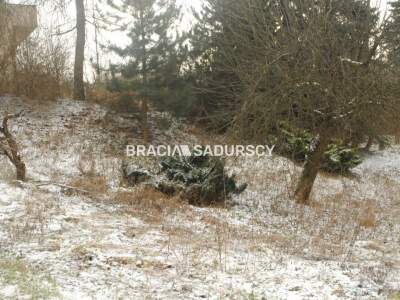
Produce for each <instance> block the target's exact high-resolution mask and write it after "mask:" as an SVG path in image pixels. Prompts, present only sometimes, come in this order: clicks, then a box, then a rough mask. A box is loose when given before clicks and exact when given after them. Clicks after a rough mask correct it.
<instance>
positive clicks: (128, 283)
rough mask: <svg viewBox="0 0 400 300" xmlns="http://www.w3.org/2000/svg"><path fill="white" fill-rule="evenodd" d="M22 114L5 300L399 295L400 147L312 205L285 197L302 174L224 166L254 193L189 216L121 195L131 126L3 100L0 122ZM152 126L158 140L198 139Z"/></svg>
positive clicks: (1, 180) (7, 214)
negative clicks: (23, 168) (21, 163)
mask: <svg viewBox="0 0 400 300" xmlns="http://www.w3.org/2000/svg"><path fill="white" fill-rule="evenodd" d="M19 109H24V110H26V114H25V116H24V117H23V118H21V119H20V120H15V121H12V130H13V132H14V133H15V134H16V136H17V137H18V141H19V142H20V146H21V149H22V150H23V151H22V154H23V157H24V159H25V161H26V164H27V167H28V177H29V179H30V180H29V181H28V182H27V183H20V182H16V181H14V180H13V168H12V166H10V165H9V163H8V162H7V161H6V160H5V159H1V160H0V299H387V298H393V299H398V298H396V297H399V293H400V186H399V181H400V148H399V147H395V146H394V147H393V148H390V149H388V150H386V151H383V152H380V153H377V154H375V155H371V156H369V157H367V158H366V159H365V161H364V163H363V164H362V165H360V166H359V167H358V168H357V169H356V170H355V176H354V177H352V178H341V177H332V176H328V175H321V176H319V178H318V180H317V184H316V189H315V193H314V195H313V198H314V205H313V206H312V207H306V208H304V207H300V206H297V205H295V204H294V203H293V201H291V200H290V199H289V198H290V194H291V193H292V190H293V184H294V182H295V181H296V178H297V177H298V175H299V171H300V169H299V167H297V166H294V165H293V164H291V163H290V162H289V161H287V160H285V159H283V158H280V157H274V158H264V159H256V158H239V159H235V160H230V161H228V165H229V169H230V171H231V172H235V173H236V174H237V176H238V179H239V180H240V181H246V182H248V184H249V188H248V190H246V191H245V192H244V193H243V194H242V195H240V196H237V197H235V199H234V201H235V202H236V203H237V205H236V206H234V207H232V208H229V209H228V208H217V207H213V208H197V207H191V206H188V205H187V204H185V203H182V202H180V201H179V200H178V199H167V198H165V197H164V196H162V195H159V194H157V193H153V194H151V193H149V192H148V191H145V190H140V189H128V188H125V187H121V185H122V178H121V165H122V160H123V159H124V145H126V144H127V143H132V142H135V141H137V140H138V139H139V137H140V130H138V128H139V126H138V123H137V121H136V120H135V119H133V118H131V117H130V116H129V115H121V114H116V113H111V112H108V111H107V110H106V109H105V108H103V107H101V106H98V105H95V104H91V103H84V102H76V101H69V100H63V101H58V102H55V103H45V104H40V103H34V102H32V101H27V100H21V99H18V98H13V97H2V98H0V113H1V114H3V113H4V112H5V111H8V112H13V111H15V110H19ZM156 117H157V115H154V116H153V118H154V120H153V121H154V122H153V123H154V124H153V126H152V131H153V137H154V138H155V139H157V141H158V142H159V143H161V142H168V143H171V142H174V141H176V143H180V142H182V141H186V142H187V139H190V140H192V141H193V140H195V139H196V138H195V137H193V136H191V135H190V134H189V133H188V132H187V131H186V130H185V129H184V128H181V127H180V126H179V125H177V124H172V125H171V127H170V128H169V129H168V130H167V129H165V130H161V129H158V128H157V122H156V120H155V119H156ZM116 128H117V129H118V130H116ZM141 163H143V164H147V163H151V162H146V161H143V162H141ZM69 187H76V188H77V189H71V188H69Z"/></svg>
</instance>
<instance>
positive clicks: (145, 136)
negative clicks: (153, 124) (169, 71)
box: [140, 9, 151, 144]
mask: <svg viewBox="0 0 400 300" xmlns="http://www.w3.org/2000/svg"><path fill="white" fill-rule="evenodd" d="M140 24H141V25H140V29H141V30H142V32H141V37H142V80H143V86H144V90H145V92H144V95H143V108H142V109H143V140H144V142H145V143H146V144H147V143H149V142H150V139H151V138H150V129H149V116H148V115H149V105H148V90H147V88H148V78H147V72H148V70H147V49H146V44H145V40H146V33H145V31H144V26H145V25H144V16H143V9H141V11H140Z"/></svg>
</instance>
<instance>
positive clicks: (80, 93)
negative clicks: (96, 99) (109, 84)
mask: <svg viewBox="0 0 400 300" xmlns="http://www.w3.org/2000/svg"><path fill="white" fill-rule="evenodd" d="M75 5H76V45H75V65H74V99H76V100H85V85H84V82H83V64H84V61H85V42H86V29H85V27H86V17H85V5H84V3H83V0H75Z"/></svg>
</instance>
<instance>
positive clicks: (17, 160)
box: [0, 113, 26, 181]
mask: <svg viewBox="0 0 400 300" xmlns="http://www.w3.org/2000/svg"><path fill="white" fill-rule="evenodd" d="M20 115H21V113H19V114H16V115H8V116H6V117H5V118H4V119H3V126H2V127H1V126H0V132H1V133H2V134H3V135H4V138H3V144H1V143H0V150H1V151H2V154H4V155H6V156H7V157H8V159H9V160H10V161H11V163H12V164H13V165H14V166H15V169H16V171H17V180H21V181H25V180H26V166H25V163H24V162H23V161H22V158H21V156H20V155H19V150H18V144H17V142H16V141H15V139H14V137H13V136H12V134H11V132H10V130H9V129H8V121H9V120H10V119H12V118H17V117H19V116H20ZM4 143H7V146H4Z"/></svg>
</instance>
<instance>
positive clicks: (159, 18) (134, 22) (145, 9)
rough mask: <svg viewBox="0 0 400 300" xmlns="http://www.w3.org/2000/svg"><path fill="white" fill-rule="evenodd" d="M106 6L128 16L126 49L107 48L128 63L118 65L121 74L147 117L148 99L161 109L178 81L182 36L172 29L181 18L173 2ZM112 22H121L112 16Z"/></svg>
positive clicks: (127, 1)
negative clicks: (137, 98)
mask: <svg viewBox="0 0 400 300" xmlns="http://www.w3.org/2000/svg"><path fill="white" fill-rule="evenodd" d="M109 4H110V5H111V6H112V7H113V8H114V9H116V10H118V11H119V12H120V13H122V14H125V15H128V20H129V23H128V24H127V26H126V27H124V28H122V30H127V32H128V33H127V35H128V37H129V39H130V43H129V45H128V46H127V47H123V48H121V47H118V46H111V50H112V51H114V52H115V53H116V54H118V55H119V56H120V57H122V58H125V59H127V60H128V63H127V64H125V65H121V73H122V76H123V77H124V78H125V79H128V80H129V81H130V82H131V83H132V85H131V86H130V88H132V89H134V90H135V92H138V93H139V94H140V95H141V97H142V101H143V103H144V114H145V115H144V117H145V118H147V106H148V103H147V102H148V100H150V101H152V103H154V104H155V105H156V106H158V107H161V108H165V106H168V100H169V99H171V98H172V96H171V95H173V94H174V92H175V91H176V88H174V85H175V84H177V82H181V81H180V80H179V79H180V76H181V70H182V64H183V63H184V61H185V58H186V52H187V50H186V48H185V47H184V42H185V39H186V36H185V35H184V34H181V33H179V32H178V30H177V28H176V26H177V24H178V22H179V20H180V18H181V8H180V7H179V6H177V4H176V2H175V1H174V0H124V1H123V3H122V5H118V4H117V3H116V2H115V1H109ZM116 20H121V19H120V17H116Z"/></svg>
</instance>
